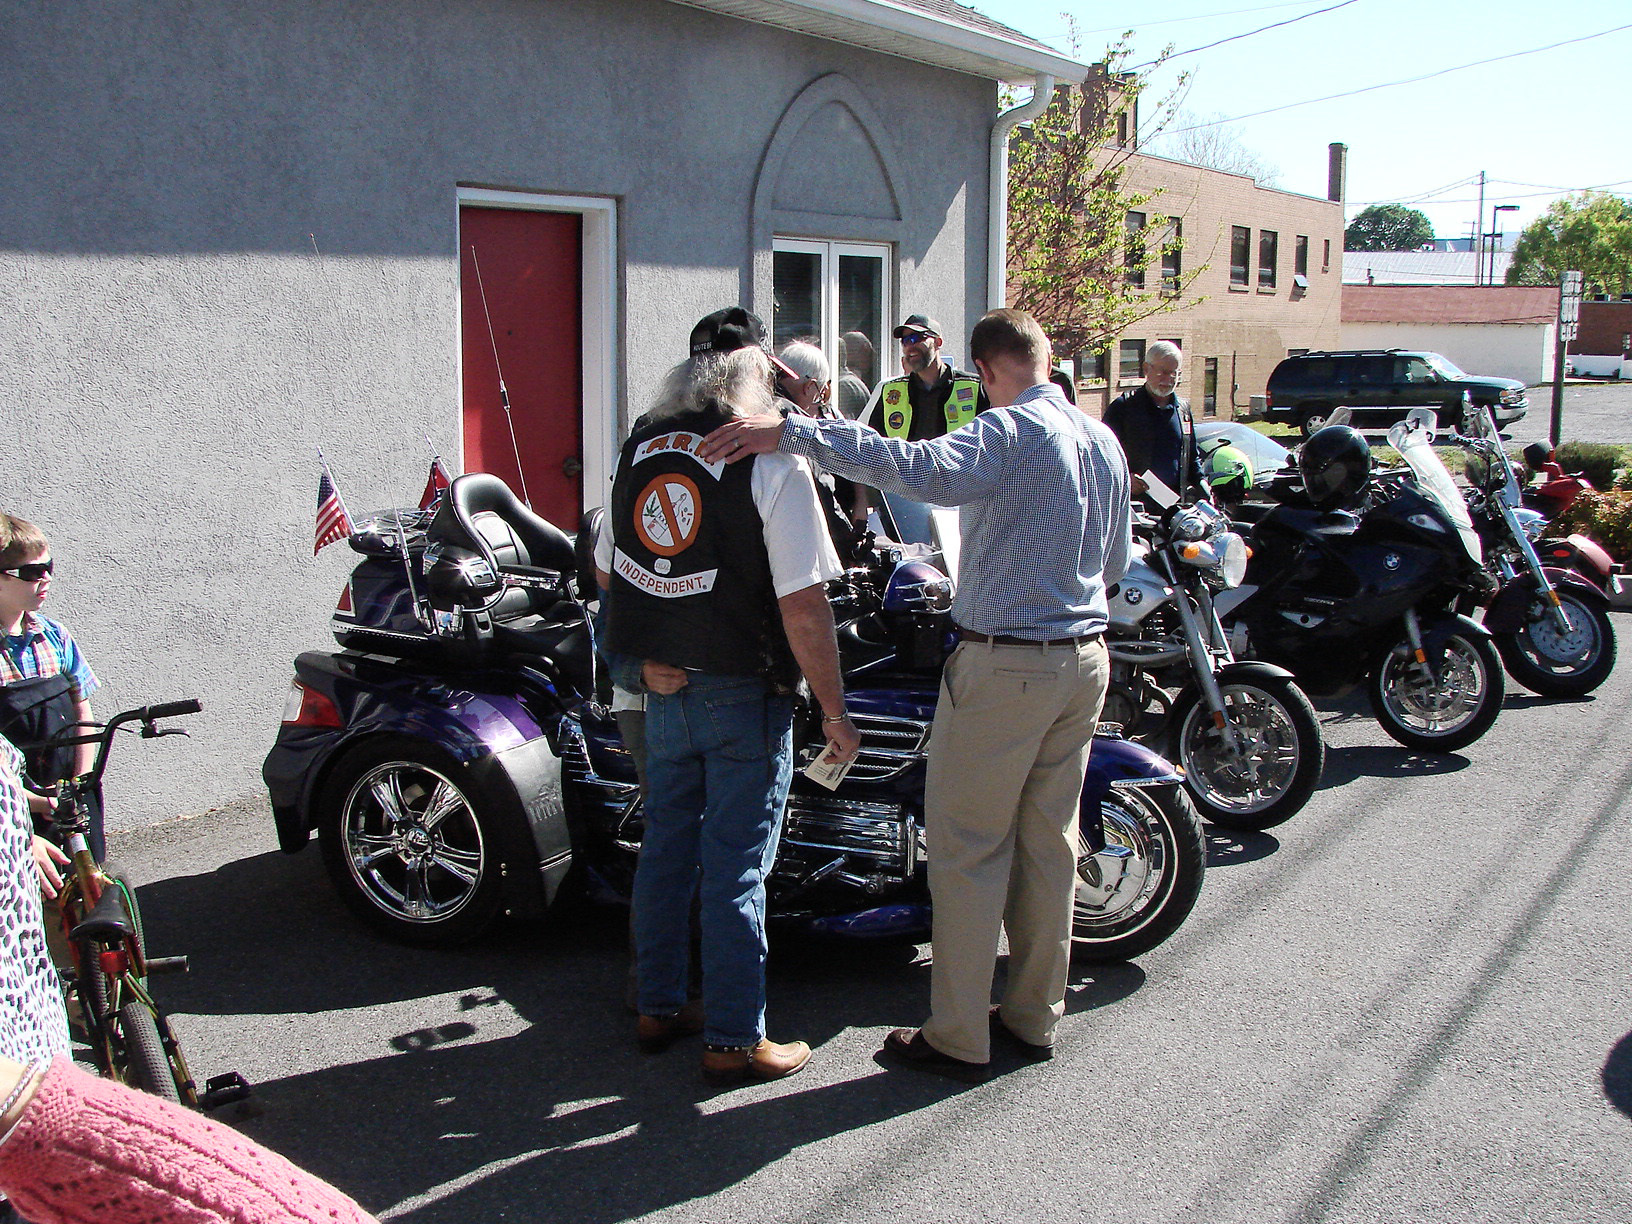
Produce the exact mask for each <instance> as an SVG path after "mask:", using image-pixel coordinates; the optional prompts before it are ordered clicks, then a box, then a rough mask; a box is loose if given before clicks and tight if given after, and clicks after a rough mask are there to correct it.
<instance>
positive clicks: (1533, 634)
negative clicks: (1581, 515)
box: [1456, 401, 1615, 697]
mask: <svg viewBox="0 0 1632 1224" xmlns="http://www.w3.org/2000/svg"><path fill="white" fill-rule="evenodd" d="M1462 428H1463V430H1464V431H1465V432H1464V434H1461V435H1458V436H1457V439H1456V440H1457V442H1458V443H1459V444H1460V445H1462V446H1463V447H1464V448H1465V449H1466V450H1467V452H1468V461H1467V465H1466V469H1465V471H1466V474H1467V477H1468V480H1469V483H1470V485H1471V486H1472V487H1471V488H1470V489H1469V490H1468V492H1467V501H1468V508H1469V511H1470V513H1471V515H1472V518H1473V525H1474V529H1475V530H1476V531H1477V532H1478V533H1479V539H1480V541H1481V543H1482V544H1483V546H1484V549H1485V563H1486V565H1487V566H1488V567H1489V568H1490V569H1491V570H1492V572H1493V573H1494V574H1495V577H1496V579H1497V581H1498V582H1499V583H1500V584H1501V585H1500V588H1499V590H1498V591H1497V593H1496V597H1495V599H1494V600H1492V601H1491V604H1490V607H1489V608H1488V609H1487V610H1486V612H1485V617H1484V623H1485V628H1487V629H1489V630H1490V631H1491V633H1493V634H1494V635H1495V641H1496V649H1497V651H1498V652H1499V653H1500V654H1501V657H1502V663H1503V664H1504V665H1505V666H1506V668H1507V672H1508V675H1510V676H1512V677H1513V678H1514V679H1515V680H1517V681H1518V682H1519V683H1520V684H1522V685H1524V687H1525V688H1527V689H1530V690H1532V691H1534V692H1537V693H1540V694H1541V695H1542V696H1544V697H1581V696H1584V695H1586V694H1587V693H1590V692H1592V691H1593V690H1594V689H1596V688H1597V687H1598V686H1599V685H1600V684H1602V683H1603V682H1604V681H1605V680H1607V679H1608V678H1609V673H1610V672H1611V671H1612V670H1614V667H1615V629H1614V626H1613V625H1612V624H1611V622H1610V617H1609V607H1610V604H1609V597H1608V596H1607V595H1605V594H1604V591H1603V589H1602V588H1601V587H1599V586H1597V585H1595V584H1594V583H1592V582H1589V581H1587V579H1585V578H1583V577H1581V575H1580V574H1578V573H1576V572H1575V571H1574V570H1571V569H1566V568H1563V567H1561V566H1555V565H1550V564H1544V563H1543V561H1542V557H1541V554H1540V551H1539V549H1538V543H1539V542H1540V540H1541V537H1542V535H1543V533H1544V532H1545V530H1546V527H1547V520H1546V518H1545V517H1544V516H1543V515H1542V514H1541V513H1539V512H1538V511H1536V510H1532V509H1528V508H1526V507H1525V506H1524V505H1523V504H1522V493H1521V491H1520V489H1519V484H1518V481H1517V480H1516V479H1515V478H1514V475H1513V464H1512V461H1511V460H1510V459H1509V457H1508V454H1507V450H1506V448H1505V447H1504V446H1503V444H1502V437H1501V434H1500V433H1498V432H1497V429H1496V422H1495V421H1494V420H1493V419H1492V418H1491V416H1490V413H1489V410H1488V409H1486V408H1482V407H1478V406H1476V405H1474V404H1473V403H1472V402H1471V401H1469V402H1468V403H1467V404H1466V405H1465V406H1464V410H1463V419H1462ZM1553 547H1556V545H1555V546H1549V549H1548V551H1552V549H1553ZM1594 547H1596V546H1594ZM1463 610H1464V611H1467V610H1469V609H1468V607H1467V606H1466V605H1464V608H1463Z"/></svg>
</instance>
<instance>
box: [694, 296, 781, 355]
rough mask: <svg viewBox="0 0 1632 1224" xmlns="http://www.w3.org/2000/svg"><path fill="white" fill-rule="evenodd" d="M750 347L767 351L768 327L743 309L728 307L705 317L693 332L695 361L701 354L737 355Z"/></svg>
mask: <svg viewBox="0 0 1632 1224" xmlns="http://www.w3.org/2000/svg"><path fill="white" fill-rule="evenodd" d="M750 347H752V348H764V347H765V324H763V323H761V322H760V321H759V317H758V316H757V315H752V314H749V313H748V312H747V311H746V310H744V309H743V308H742V307H741V306H727V307H726V308H725V309H724V310H716V311H715V312H714V313H713V314H711V315H705V316H704V317H703V318H702V319H700V320H699V321H698V323H697V326H696V327H694V328H692V329H691V355H692V356H693V357H695V356H697V355H698V354H699V353H734V352H736V351H737V350H738V349H740V348H750Z"/></svg>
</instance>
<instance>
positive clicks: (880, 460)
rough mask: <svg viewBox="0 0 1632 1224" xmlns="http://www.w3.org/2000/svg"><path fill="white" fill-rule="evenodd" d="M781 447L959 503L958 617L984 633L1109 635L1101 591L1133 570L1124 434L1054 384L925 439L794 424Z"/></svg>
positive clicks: (856, 476)
mask: <svg viewBox="0 0 1632 1224" xmlns="http://www.w3.org/2000/svg"><path fill="white" fill-rule="evenodd" d="M781 449H783V450H785V451H789V452H791V453H792V454H795V455H803V456H804V457H805V458H807V459H809V460H810V461H811V462H812V463H814V464H816V465H817V466H818V467H821V468H824V469H825V470H827V471H830V472H836V473H838V474H839V475H840V476H844V477H846V478H848V479H850V480H858V481H863V482H865V483H867V484H869V485H872V486H873V487H874V488H877V489H882V490H884V491H885V492H887V493H900V494H902V495H903V496H906V497H909V498H911V499H912V500H913V501H920V502H929V503H932V504H934V505H940V506H957V507H959V512H958V529H959V535H960V536H961V538H962V547H961V553H962V561H961V566H960V568H961V570H962V572H961V573H960V574H959V575H958V589H957V595H956V596H955V597H954V599H953V603H952V616H953V618H954V619H955V620H956V621H957V622H958V624H960V625H962V626H963V627H964V628H965V629H973V630H975V631H976V632H978V633H990V634H997V635H1001V636H1012V637H1020V638H1029V639H1032V640H1047V639H1051V638H1065V637H1082V636H1086V635H1088V634H1092V633H1103V632H1104V630H1105V627H1106V622H1107V620H1108V619H1109V617H1108V609H1107V606H1106V602H1105V588H1106V587H1107V586H1108V585H1109V584H1110V583H1113V582H1115V581H1117V580H1118V579H1119V578H1121V577H1122V575H1123V573H1124V572H1125V571H1126V570H1127V568H1128V553H1129V549H1130V547H1131V543H1132V541H1131V534H1130V522H1131V516H1130V510H1129V503H1128V489H1129V484H1128V465H1127V461H1126V460H1125V459H1123V457H1122V448H1121V447H1120V446H1118V445H1117V442H1116V437H1115V435H1113V434H1112V433H1111V431H1110V430H1108V429H1106V428H1105V427H1104V426H1103V425H1101V424H1100V423H1099V422H1098V421H1095V420H1092V419H1091V418H1089V417H1087V416H1084V415H1083V414H1082V413H1081V412H1078V411H1077V410H1076V409H1075V408H1073V407H1071V405H1069V404H1068V403H1066V401H1065V397H1064V396H1062V395H1061V394H1060V391H1059V388H1058V387H1056V386H1054V385H1053V384H1052V383H1048V384H1040V385H1038V386H1035V387H1031V388H1028V389H1027V390H1025V391H1023V392H1021V394H1020V396H1019V398H1018V399H1016V400H1015V402H1014V403H1013V404H1012V405H1010V406H1009V407H1007V408H989V409H987V410H986V411H985V412H983V413H981V414H980V415H979V416H978V417H976V418H975V419H974V420H973V421H972V422H970V423H969V424H968V425H965V426H964V427H963V428H962V429H958V430H954V431H953V432H952V433H949V434H947V435H945V436H944V437H940V438H935V439H933V440H931V441H927V442H905V441H902V440H901V439H899V438H884V437H880V436H879V435H878V434H876V433H874V432H873V431H872V430H870V429H868V428H867V427H866V426H864V425H858V424H856V423H855V422H853V421H826V420H824V421H815V420H811V419H810V418H808V417H798V416H793V417H789V418H788V421H787V424H786V426H785V428H784V429H783V432H782V444H781Z"/></svg>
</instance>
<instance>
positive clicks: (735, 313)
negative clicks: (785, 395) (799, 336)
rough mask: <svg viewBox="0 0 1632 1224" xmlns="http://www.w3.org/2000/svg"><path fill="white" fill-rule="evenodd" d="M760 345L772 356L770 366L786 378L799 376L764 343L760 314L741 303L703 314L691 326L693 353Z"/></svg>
mask: <svg viewBox="0 0 1632 1224" xmlns="http://www.w3.org/2000/svg"><path fill="white" fill-rule="evenodd" d="M743 348H757V349H760V350H761V351H762V352H764V354H765V356H767V357H769V358H770V359H771V368H772V369H774V370H775V371H776V372H777V373H778V374H779V375H780V376H781V377H783V378H798V377H799V376H798V375H797V374H795V373H794V372H793V371H792V370H790V369H789V368H788V367H787V366H786V365H785V364H783V361H782V359H781V358H780V357H778V356H777V355H776V354H775V353H773V352H771V349H770V346H769V345H767V344H766V343H765V324H763V323H762V322H760V320H759V316H758V315H756V314H751V313H749V312H748V311H746V310H744V309H743V308H742V307H741V306H727V307H726V308H725V309H724V310H716V311H715V312H714V313H713V314H711V315H704V316H703V317H702V318H701V319H699V320H698V321H697V326H696V327H694V328H692V329H691V355H692V356H693V357H697V356H700V355H702V354H703V353H734V352H736V351H737V350H738V349H743Z"/></svg>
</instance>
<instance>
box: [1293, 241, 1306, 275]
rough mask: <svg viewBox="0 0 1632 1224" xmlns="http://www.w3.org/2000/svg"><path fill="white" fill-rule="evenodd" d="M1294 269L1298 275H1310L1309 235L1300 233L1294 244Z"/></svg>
mask: <svg viewBox="0 0 1632 1224" xmlns="http://www.w3.org/2000/svg"><path fill="white" fill-rule="evenodd" d="M1292 271H1293V273H1294V274H1296V275H1298V276H1305V277H1306V276H1308V275H1309V235H1308V234H1299V235H1298V237H1297V241H1296V242H1295V243H1294V244H1293V246H1292Z"/></svg>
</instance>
